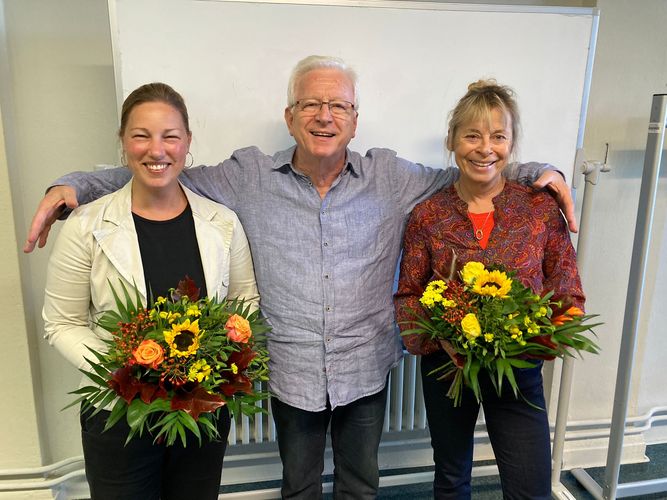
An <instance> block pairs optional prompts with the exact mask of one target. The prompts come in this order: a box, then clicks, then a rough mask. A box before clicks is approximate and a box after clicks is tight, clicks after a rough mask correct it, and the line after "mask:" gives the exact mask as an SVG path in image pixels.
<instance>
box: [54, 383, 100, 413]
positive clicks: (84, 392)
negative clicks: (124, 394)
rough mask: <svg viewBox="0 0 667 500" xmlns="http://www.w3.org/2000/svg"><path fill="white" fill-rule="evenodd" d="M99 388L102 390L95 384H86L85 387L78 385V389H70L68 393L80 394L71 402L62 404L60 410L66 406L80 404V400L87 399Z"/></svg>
mask: <svg viewBox="0 0 667 500" xmlns="http://www.w3.org/2000/svg"><path fill="white" fill-rule="evenodd" d="M100 390H102V389H100V388H99V387H97V386H92V385H87V386H85V387H80V388H79V389H77V390H75V391H70V392H69V394H80V395H81V396H80V397H78V398H76V399H75V400H74V401H72V402H71V403H69V404H68V405H67V406H64V407H63V408H62V409H61V411H63V410H66V409H67V408H71V407H72V406H77V405H78V404H80V403H81V402H82V401H87V400H88V398H89V397H90V396H91V395H92V394H96V393H98V392H99V391H100Z"/></svg>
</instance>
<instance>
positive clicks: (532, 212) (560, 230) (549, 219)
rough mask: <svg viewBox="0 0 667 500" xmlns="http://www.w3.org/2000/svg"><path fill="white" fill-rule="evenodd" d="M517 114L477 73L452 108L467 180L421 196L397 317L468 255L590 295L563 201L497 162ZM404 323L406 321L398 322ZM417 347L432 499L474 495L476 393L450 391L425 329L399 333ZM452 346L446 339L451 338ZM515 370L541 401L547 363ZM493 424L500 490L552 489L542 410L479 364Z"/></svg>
mask: <svg viewBox="0 0 667 500" xmlns="http://www.w3.org/2000/svg"><path fill="white" fill-rule="evenodd" d="M518 132H519V114H518V110H517V105H516V102H515V100H514V98H513V92H512V90H511V89H510V88H508V87H505V86H501V85H498V84H497V83H496V82H495V81H493V80H490V81H478V82H475V83H473V84H471V85H470V86H469V87H468V92H467V94H466V95H465V96H464V97H463V98H462V99H461V100H460V101H459V103H458V104H457V106H456V107H455V108H454V110H453V111H452V114H451V118H450V122H449V131H448V137H447V149H448V150H449V151H450V153H453V155H454V158H455V160H456V164H457V165H458V167H459V169H460V179H459V180H458V182H456V183H455V184H454V185H453V186H451V187H448V188H444V189H443V190H442V191H440V192H438V193H436V194H435V195H433V196H432V197H431V198H429V199H428V200H426V201H424V202H423V203H421V204H419V205H417V206H416V207H415V209H414V210H413V212H412V215H411V217H410V221H409V223H408V227H407V229H406V232H405V239H404V250H403V259H402V262H401V275H400V280H399V285H398V292H397V293H396V296H395V305H396V312H397V316H398V320H399V322H403V321H409V320H410V319H412V317H411V315H410V314H409V313H408V312H406V311H408V310H413V311H419V310H421V305H420V303H419V298H420V297H421V295H422V292H423V291H424V288H425V286H426V285H427V283H428V282H429V281H430V280H431V279H435V277H436V276H437V277H441V276H445V277H446V276H449V275H450V268H451V266H452V263H453V262H454V265H455V266H456V269H457V270H460V268H461V267H462V266H463V265H464V264H465V263H467V262H469V261H479V262H482V263H483V264H485V265H491V264H501V265H503V266H504V267H505V268H506V269H511V270H514V271H515V272H516V274H517V278H518V279H519V280H521V282H522V283H523V284H524V285H526V286H528V287H530V288H531V289H532V290H533V291H535V293H538V294H540V293H546V292H548V291H549V290H553V291H554V297H555V299H559V298H561V299H563V298H567V299H568V300H570V301H571V302H572V304H573V305H575V306H578V307H580V308H582V309H583V303H584V294H583V291H582V289H581V282H580V280H579V274H578V272H577V267H576V255H575V252H574V248H573V247H572V243H571V242H570V237H569V234H568V231H567V228H566V225H565V222H564V220H563V218H562V216H561V214H560V212H559V210H558V206H557V204H556V202H555V201H554V200H553V199H552V197H551V196H550V195H549V194H548V193H546V192H535V191H532V190H531V189H530V188H527V187H523V186H520V185H518V184H513V183H509V182H506V181H505V180H504V178H503V177H502V171H503V169H504V168H505V166H506V165H507V163H508V161H509V159H510V157H511V155H512V152H513V151H514V149H515V146H516V143H517V138H518ZM401 328H403V329H407V328H410V325H409V324H407V325H406V324H402V325H401ZM404 340H405V345H406V347H407V349H408V351H409V352H411V353H412V354H420V355H422V356H423V357H422V360H421V371H422V381H423V390H424V400H425V403H426V412H427V417H428V422H429V429H430V432H431V444H432V446H433V456H434V461H435V480H434V485H433V488H434V496H435V498H436V499H445V498H447V499H449V498H452V499H457V500H460V499H465V498H470V490H471V488H470V477H471V470H472V458H473V435H474V430H475V423H476V421H477V416H478V413H479V404H478V403H477V401H476V398H475V396H474V395H473V393H472V391H471V390H470V389H468V388H464V393H463V397H462V401H461V406H460V407H454V406H453V402H452V400H451V399H449V398H448V397H447V391H448V389H449V385H450V383H451V379H449V380H437V377H436V376H432V375H431V376H429V375H428V373H429V372H431V371H432V370H433V369H435V368H438V367H439V366H441V365H443V364H444V363H445V362H446V361H448V360H449V358H448V355H447V353H446V352H445V350H444V349H443V346H441V345H440V344H439V343H438V342H436V341H433V340H431V339H429V338H427V337H425V336H423V335H419V334H414V335H409V336H406V337H404ZM444 347H446V346H444ZM536 362H537V366H536V367H534V368H528V369H521V370H519V369H515V376H516V380H517V384H518V387H519V390H520V391H521V394H522V395H523V397H525V398H526V399H527V400H529V401H530V402H531V403H532V404H533V405H535V406H536V407H539V408H545V401H544V392H543V387H542V374H541V368H542V362H541V361H536ZM480 385H481V390H482V399H483V403H482V405H483V406H484V414H485V418H486V427H487V430H488V433H489V438H490V440H491V444H492V446H493V450H494V453H495V456H496V462H497V464H498V469H499V472H500V479H501V483H502V489H503V496H504V497H505V498H511V499H518V498H524V499H531V500H536V499H549V498H551V486H550V469H551V454H550V439H549V423H548V420H547V413H546V411H544V410H540V409H537V408H535V407H533V406H530V405H528V404H526V402H525V401H523V400H522V399H521V398H519V399H517V398H515V397H514V394H513V392H512V391H508V390H505V391H503V393H502V395H501V396H500V397H499V396H498V395H497V394H496V392H495V389H494V387H493V385H492V383H491V381H490V380H489V378H488V376H485V375H484V374H480Z"/></svg>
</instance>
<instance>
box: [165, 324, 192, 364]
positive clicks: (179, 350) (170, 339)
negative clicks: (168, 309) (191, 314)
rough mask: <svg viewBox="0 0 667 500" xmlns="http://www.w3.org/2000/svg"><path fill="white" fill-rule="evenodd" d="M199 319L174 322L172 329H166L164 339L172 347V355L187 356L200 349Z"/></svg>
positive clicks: (170, 354)
mask: <svg viewBox="0 0 667 500" xmlns="http://www.w3.org/2000/svg"><path fill="white" fill-rule="evenodd" d="M200 337H201V333H200V332H199V320H195V321H193V322H192V323H191V322H190V320H189V319H186V320H185V321H184V322H183V323H172V325H171V330H164V340H165V341H166V342H167V344H168V345H169V347H170V348H171V352H170V353H169V356H170V357H172V358H173V357H175V356H180V357H187V356H191V355H192V354H195V353H196V352H197V349H199V338H200Z"/></svg>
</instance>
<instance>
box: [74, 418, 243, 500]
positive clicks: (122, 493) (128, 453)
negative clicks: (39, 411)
mask: <svg viewBox="0 0 667 500" xmlns="http://www.w3.org/2000/svg"><path fill="white" fill-rule="evenodd" d="M108 416H109V412H108V411H101V412H99V413H98V414H97V415H95V416H93V417H91V418H88V414H83V415H81V439H82V442H83V454H84V458H85V464H86V478H87V480H88V484H89V486H90V494H91V498H92V499H93V500H115V499H118V500H121V499H122V500H153V499H155V500H157V499H162V500H200V499H201V500H208V499H217V498H218V492H219V489H220V478H221V475H222V461H223V458H224V455H225V449H226V448H227V436H228V435H229V428H230V424H231V419H230V416H229V410H228V409H227V407H226V406H225V407H222V408H220V409H219V410H218V422H217V424H218V426H217V427H218V432H219V433H220V438H219V441H208V440H206V439H205V437H203V436H202V445H201V447H200V446H199V443H198V441H197V438H196V437H195V436H194V435H188V446H187V447H183V445H182V444H181V443H180V441H179V440H177V441H176V443H174V445H172V446H165V445H164V444H153V437H152V436H150V435H148V434H147V433H144V435H143V437H139V436H135V437H133V438H132V440H131V441H130V442H129V443H128V444H127V445H125V440H126V438H127V435H128V433H129V431H130V428H129V427H128V425H127V423H126V421H125V419H121V420H120V421H119V422H118V423H117V424H116V425H114V426H113V427H112V428H111V429H109V430H108V431H106V432H102V429H104V424H105V422H106V419H107V417H108ZM188 432H189V431H188ZM190 438H192V439H190Z"/></svg>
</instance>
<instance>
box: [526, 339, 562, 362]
mask: <svg viewBox="0 0 667 500" xmlns="http://www.w3.org/2000/svg"><path fill="white" fill-rule="evenodd" d="M528 342H533V343H534V344H540V345H543V346H545V347H548V348H549V349H557V348H558V344H556V343H555V342H553V341H552V340H551V337H550V336H549V335H538V336H537V337H531V338H529V339H528ZM530 357H531V358H537V359H545V360H548V361H550V360H552V359H555V356H551V355H548V354H531V356H530Z"/></svg>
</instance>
